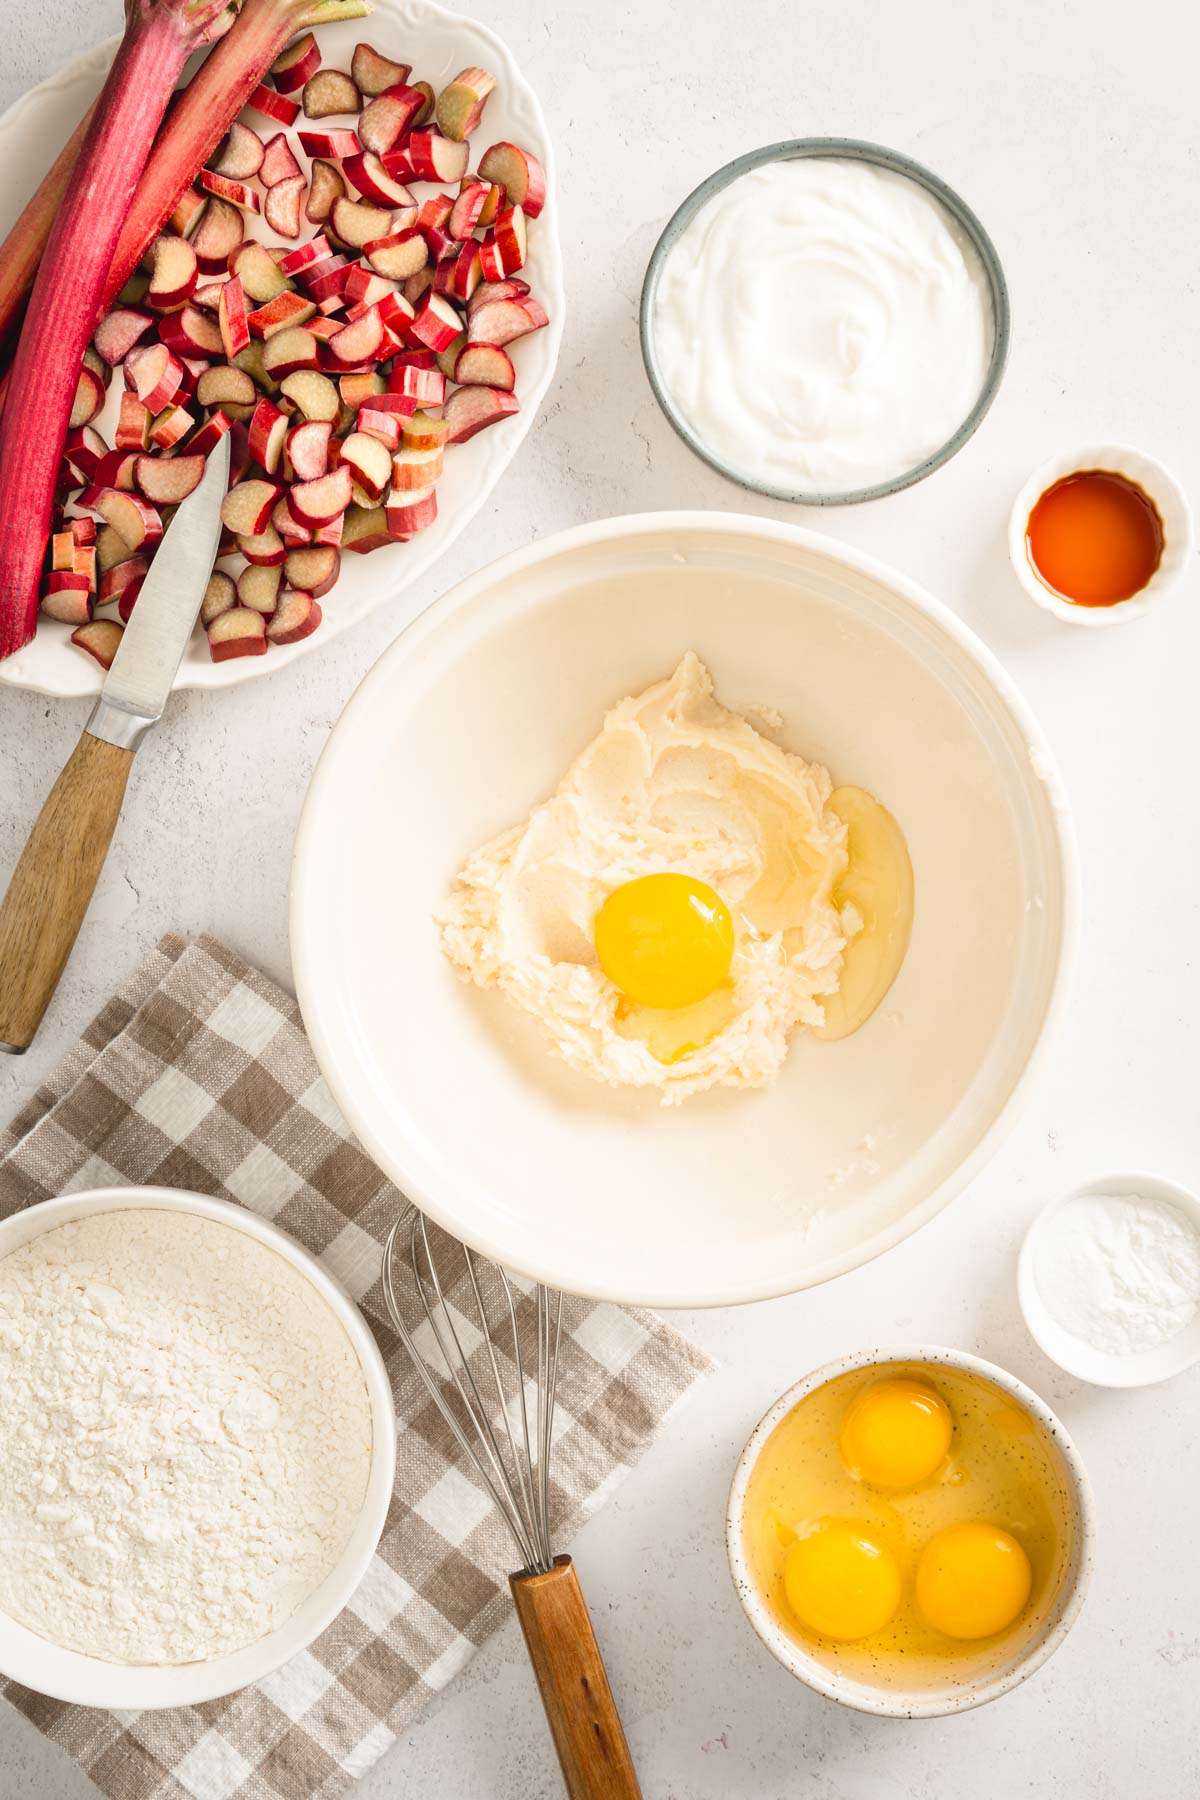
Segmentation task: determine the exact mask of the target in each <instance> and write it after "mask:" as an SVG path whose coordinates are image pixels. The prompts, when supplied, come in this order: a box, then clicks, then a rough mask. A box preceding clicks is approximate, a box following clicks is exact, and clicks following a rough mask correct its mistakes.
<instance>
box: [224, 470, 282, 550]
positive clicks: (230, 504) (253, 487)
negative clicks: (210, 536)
mask: <svg viewBox="0 0 1200 1800" xmlns="http://www.w3.org/2000/svg"><path fill="white" fill-rule="evenodd" d="M280 491H281V490H280V486H279V483H278V482H277V481H257V480H256V481H239V482H238V484H237V486H236V487H231V488H230V490H229V492H228V493H227V494H226V496H225V498H224V500H223V501H222V502H221V523H222V524H223V525H224V526H225V527H226V529H227V530H229V531H232V532H233V533H234V534H235V536H237V537H257V536H258V534H259V532H260V531H263V530H265V529H266V526H267V524H268V522H269V520H270V517H271V512H272V510H273V508H274V506H275V502H276V500H277V499H278V498H279V495H280Z"/></svg>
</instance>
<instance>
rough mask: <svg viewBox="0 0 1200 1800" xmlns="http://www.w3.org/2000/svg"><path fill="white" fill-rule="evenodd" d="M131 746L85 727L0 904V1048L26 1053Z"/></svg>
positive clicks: (106, 837)
mask: <svg viewBox="0 0 1200 1800" xmlns="http://www.w3.org/2000/svg"><path fill="white" fill-rule="evenodd" d="M132 761H133V751H132V750H126V749H122V748H120V747H119V746H118V745H116V744H106V743H105V742H104V741H103V739H101V738H95V737H92V735H91V733H90V732H87V731H85V732H84V733H83V736H82V737H81V738H80V740H79V742H78V743H77V744H76V746H75V748H74V750H73V751H72V752H71V756H70V759H69V761H68V762H67V765H66V767H65V768H64V769H63V772H62V774H61V775H60V776H59V778H58V780H57V781H56V782H55V784H54V786H53V787H52V788H51V790H50V793H49V796H48V798H47V800H46V804H45V805H44V806H43V808H42V810H41V812H40V813H39V815H38V819H37V823H36V824H35V825H34V827H33V830H32V831H31V832H30V834H29V838H28V841H27V842H26V845H25V848H24V850H22V852H21V858H20V861H19V862H18V863H17V866H16V868H15V869H14V870H13V876H12V880H11V881H10V882H9V884H8V892H7V894H5V896H4V900H3V902H2V903H0V1048H3V1049H5V1050H10V1051H17V1052H20V1051H22V1050H27V1049H28V1048H29V1045H30V1044H31V1042H32V1041H33V1035H34V1033H35V1031H36V1030H37V1028H38V1026H39V1025H40V1024H41V1021H42V1014H43V1013H44V1012H45V1010H46V1008H47V1006H48V1005H49V1003H50V997H51V995H52V994H53V993H54V990H55V988H56V987H57V986H58V978H59V976H60V975H61V974H62V972H63V969H64V968H65V967H66V962H67V958H68V957H69V956H70V954H71V951H72V949H73V948H74V945H75V939H76V938H77V937H78V935H79V927H80V926H81V925H82V924H83V919H84V914H85V913H86V912H87V909H88V906H89V905H90V904H91V898H92V894H93V892H94V890H95V886H96V882H97V880H98V879H99V875H100V871H101V869H102V868H103V867H104V859H105V857H106V856H107V855H108V846H109V844H110V843H111V842H112V835H113V832H114V831H115V830H116V826H117V819H118V818H119V817H120V813H121V802H122V800H123V799H124V798H125V784H126V782H127V781H128V780H129V765H130V763H131V762H132Z"/></svg>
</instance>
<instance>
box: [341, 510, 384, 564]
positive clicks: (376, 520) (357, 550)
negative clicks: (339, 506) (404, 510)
mask: <svg viewBox="0 0 1200 1800" xmlns="http://www.w3.org/2000/svg"><path fill="white" fill-rule="evenodd" d="M392 541H393V539H392V536H391V533H390V532H389V531H388V528H387V517H386V515H385V513H384V509H383V507H382V506H375V507H366V506H351V507H350V508H349V509H348V511H347V513H346V519H345V524H344V526H343V529H342V549H343V550H353V552H354V554H355V555H356V556H366V555H368V554H369V553H370V552H371V551H372V550H382V549H383V547H384V545H385V544H390V543H391V542H392Z"/></svg>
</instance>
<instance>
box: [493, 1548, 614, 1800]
mask: <svg viewBox="0 0 1200 1800" xmlns="http://www.w3.org/2000/svg"><path fill="white" fill-rule="evenodd" d="M509 1586H510V1587H511V1588H512V1597H513V1604H514V1605H515V1606H516V1609H517V1617H518V1618H519V1619H520V1621H521V1630H522V1631H523V1632H524V1633H525V1645H526V1648H527V1649H528V1651H529V1660H530V1662H531V1663H532V1664H533V1672H534V1674H535V1675H536V1676H537V1684H538V1687H539V1688H540V1689H541V1694H542V1705H543V1706H544V1707H545V1709H546V1718H547V1721H548V1722H549V1725H550V1731H551V1734H552V1736H553V1738H554V1747H555V1749H556V1750H557V1751H558V1760H559V1762H560V1763H561V1764H562V1772H563V1780H564V1781H565V1782H566V1785H567V1793H568V1794H569V1795H570V1796H571V1800H641V1793H642V1790H641V1788H640V1787H639V1786H638V1778H637V1775H636V1773H635V1772H634V1767H633V1759H632V1757H631V1756H630V1754H629V1745H628V1744H627V1743H626V1742H625V1733H624V1731H623V1730H622V1728H621V1720H620V1717H619V1716H618V1713H617V1707H616V1702H615V1701H614V1699H613V1695H612V1689H611V1688H610V1687H609V1685H608V1676H607V1674H606V1673H605V1669H604V1660H603V1658H602V1657H601V1655H600V1646H599V1645H598V1644H597V1642H596V1634H595V1632H594V1631H593V1630H592V1621H591V1618H590V1616H589V1614H588V1609H587V1601H586V1600H585V1599H584V1597H583V1591H582V1589H581V1588H580V1586H579V1577H578V1576H577V1575H576V1573H575V1565H574V1563H573V1562H572V1561H571V1558H570V1557H569V1556H556V1557H555V1559H554V1567H553V1568H552V1569H551V1570H550V1571H549V1573H548V1574H545V1575H513V1576H512V1577H510V1580H509Z"/></svg>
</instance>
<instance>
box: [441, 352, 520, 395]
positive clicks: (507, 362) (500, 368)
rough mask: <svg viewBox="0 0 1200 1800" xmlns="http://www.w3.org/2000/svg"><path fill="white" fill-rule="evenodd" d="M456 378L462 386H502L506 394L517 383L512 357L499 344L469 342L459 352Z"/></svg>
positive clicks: (455, 367) (455, 369) (455, 371)
mask: <svg viewBox="0 0 1200 1800" xmlns="http://www.w3.org/2000/svg"><path fill="white" fill-rule="evenodd" d="M454 379H455V381H457V382H458V384H459V386H460V387H491V388H500V389H502V391H503V392H504V393H506V394H511V393H512V391H513V389H514V388H515V387H516V385H517V376H516V371H515V369H514V368H513V366H512V358H511V357H510V356H509V354H508V351H507V350H504V349H502V348H501V346H500V345H499V344H468V345H467V346H466V348H465V349H463V350H462V351H460V352H459V356H458V360H457V362H456V363H455V365H454Z"/></svg>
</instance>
